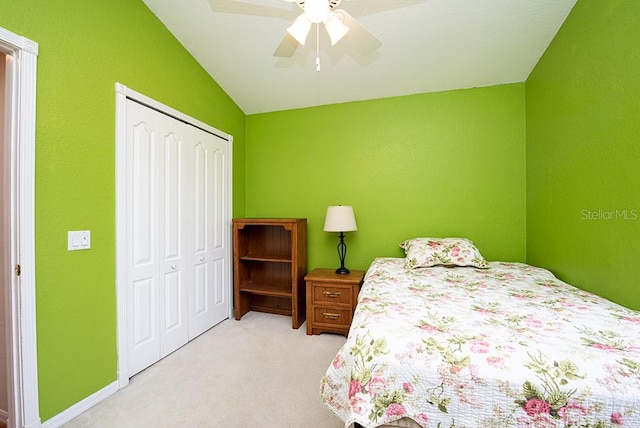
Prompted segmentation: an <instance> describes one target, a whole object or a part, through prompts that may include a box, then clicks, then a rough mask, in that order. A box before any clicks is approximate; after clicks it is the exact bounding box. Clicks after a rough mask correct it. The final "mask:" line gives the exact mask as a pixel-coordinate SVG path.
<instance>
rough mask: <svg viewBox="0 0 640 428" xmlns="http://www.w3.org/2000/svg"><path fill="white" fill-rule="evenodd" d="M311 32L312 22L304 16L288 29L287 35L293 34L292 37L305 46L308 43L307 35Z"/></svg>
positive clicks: (298, 18) (299, 17)
mask: <svg viewBox="0 0 640 428" xmlns="http://www.w3.org/2000/svg"><path fill="white" fill-rule="evenodd" d="M309 30H311V21H309V20H308V19H307V17H306V16H305V15H304V14H302V15H300V16H298V17H297V18H296V20H295V21H293V24H292V25H291V27H289V28H287V33H289V34H291V37H293V38H294V39H296V41H297V42H298V43H300V44H301V45H302V46H304V44H305V42H306V41H307V35H308V34H309Z"/></svg>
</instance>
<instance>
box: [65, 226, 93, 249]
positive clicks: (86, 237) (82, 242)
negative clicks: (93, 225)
mask: <svg viewBox="0 0 640 428" xmlns="http://www.w3.org/2000/svg"><path fill="white" fill-rule="evenodd" d="M89 248H91V231H90V230H70V231H69V232H68V239H67V249H68V250H69V251H75V250H88V249H89Z"/></svg>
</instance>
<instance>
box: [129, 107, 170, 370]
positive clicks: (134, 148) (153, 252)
mask: <svg viewBox="0 0 640 428" xmlns="http://www.w3.org/2000/svg"><path fill="white" fill-rule="evenodd" d="M160 140H161V132H160V125H159V121H158V115H157V113H156V112H154V111H153V110H150V109H147V108H144V107H143V106H140V105H139V104H137V103H132V102H129V103H128V106H127V148H126V150H127V164H126V182H127V192H126V205H127V213H126V226H125V227H126V236H127V242H126V251H127V256H126V260H127V327H128V335H127V336H128V337H127V342H128V359H129V361H128V363H129V373H130V374H131V375H133V374H135V373H137V372H139V371H141V370H143V369H144V368H146V367H147V366H149V365H151V364H153V363H154V362H155V361H157V360H158V358H159V356H160V328H159V327H160V322H159V317H160V315H159V308H160V287H161V284H160V283H161V276H160V275H159V261H158V255H159V254H158V251H157V248H158V245H159V242H160V239H159V238H160V233H159V230H160V224H159V221H158V215H157V206H158V196H159V188H158V186H159V181H160V171H159V159H160V153H161V152H162V150H161V146H160V144H159V143H160ZM159 152H160V153H159Z"/></svg>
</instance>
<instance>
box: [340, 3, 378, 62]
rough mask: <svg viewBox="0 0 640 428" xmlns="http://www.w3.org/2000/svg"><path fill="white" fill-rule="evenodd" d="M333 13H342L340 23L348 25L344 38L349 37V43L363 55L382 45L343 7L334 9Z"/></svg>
mask: <svg viewBox="0 0 640 428" xmlns="http://www.w3.org/2000/svg"><path fill="white" fill-rule="evenodd" d="M334 12H335V13H339V14H341V15H342V23H343V24H344V25H346V26H347V27H349V32H348V33H347V35H346V36H345V39H349V40H350V43H352V44H353V46H354V47H355V48H356V49H357V50H359V51H360V53H362V54H363V55H367V54H370V53H371V52H373V51H375V50H376V49H378V48H379V47H380V46H382V42H381V41H380V40H378V39H377V38H376V36H374V35H373V34H371V33H370V32H369V30H367V29H366V28H364V27H363V26H362V24H360V23H359V22H358V21H357V20H356V19H355V18H354V17H352V16H351V15H349V14H348V13H347V12H346V11H345V10H344V9H337V10H334Z"/></svg>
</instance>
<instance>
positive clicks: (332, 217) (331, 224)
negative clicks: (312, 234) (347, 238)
mask: <svg viewBox="0 0 640 428" xmlns="http://www.w3.org/2000/svg"><path fill="white" fill-rule="evenodd" d="M354 230H358V226H357V225H356V217H355V215H354V214H353V207H351V206H350V205H336V206H331V207H328V208H327V216H326V217H325V219H324V231H325V232H352V231H354Z"/></svg>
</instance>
